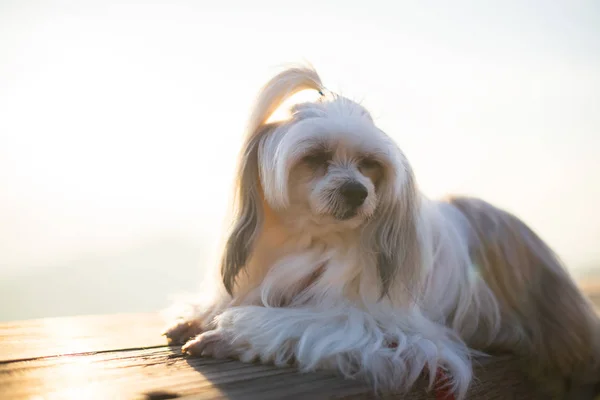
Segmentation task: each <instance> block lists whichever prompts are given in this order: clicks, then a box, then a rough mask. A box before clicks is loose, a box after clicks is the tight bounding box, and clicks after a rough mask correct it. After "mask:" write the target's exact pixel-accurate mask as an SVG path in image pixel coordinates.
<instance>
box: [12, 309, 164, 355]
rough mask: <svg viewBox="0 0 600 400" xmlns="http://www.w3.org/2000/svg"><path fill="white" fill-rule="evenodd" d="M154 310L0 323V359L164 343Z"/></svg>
mask: <svg viewBox="0 0 600 400" xmlns="http://www.w3.org/2000/svg"><path fill="white" fill-rule="evenodd" d="M163 324H164V323H163V321H162V319H161V318H160V317H159V316H158V315H157V314H153V313H151V314H115V315H108V316H82V317H64V318H44V319H39V320H31V321H16V322H8V323H1V324H0V361H8V360H23V359H28V358H36V357H45V356H56V355H67V354H77V353H86V352H97V351H107V350H120V349H128V348H143V347H154V346H165V345H166V344H167V341H166V339H165V338H164V337H162V336H160V332H161V330H162V328H163V327H164V326H163Z"/></svg>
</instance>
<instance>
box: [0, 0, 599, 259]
mask: <svg viewBox="0 0 600 400" xmlns="http://www.w3.org/2000/svg"><path fill="white" fill-rule="evenodd" d="M217 3H218V2H216V1H210V2H209V1H188V2H185V1H166V0H164V1H162V2H161V1H147V2H141V1H140V2H136V1H130V2H123V1H116V0H97V1H79V2H72V1H62V2H61V1H50V0H48V1H39V2H37V1H25V0H14V1H6V0H4V1H2V3H1V4H0V188H1V190H2V192H1V193H0V268H2V269H5V268H6V269H14V268H25V267H27V266H37V267H43V266H44V265H51V264H54V263H56V262H57V261H59V260H61V259H65V258H68V257H71V256H72V255H73V254H76V253H79V252H85V251H102V249H110V248H114V247H118V246H124V245H126V244H127V243H132V242H139V241H144V240H145V238H148V237H151V236H154V235H161V234H167V233H169V232H177V233H178V234H181V235H184V236H186V237H189V238H192V239H193V240H206V241H207V243H212V242H210V241H211V240H213V239H215V238H216V237H217V235H218V233H219V231H220V229H221V224H222V221H223V218H224V215H225V212H226V210H227V207H226V206H227V200H228V198H229V188H230V182H231V179H232V171H233V167H234V158H235V156H236V154H237V150H238V146H239V142H240V137H241V134H242V127H243V124H244V122H245V120H246V117H247V115H248V113H249V107H250V105H251V100H252V99H253V97H254V95H255V93H256V91H257V89H258V88H259V87H260V86H261V85H262V84H263V83H264V82H265V80H266V79H268V78H269V77H270V76H271V75H272V74H273V73H274V72H276V71H278V70H279V69H278V68H279V67H280V66H281V65H283V64H285V63H288V62H294V61H302V60H308V61H310V62H311V63H313V64H314V65H315V66H316V67H317V69H318V70H319V72H320V73H321V75H322V77H323V79H324V82H325V84H326V85H328V86H329V87H330V89H332V90H336V91H341V92H342V93H343V94H345V95H347V96H349V97H352V98H355V99H358V100H360V99H363V100H364V104H366V105H367V107H369V108H370V109H371V111H372V113H373V115H374V116H375V117H377V118H378V122H379V124H380V126H381V127H382V128H383V129H384V130H386V131H387V132H388V133H389V134H390V135H391V136H392V137H394V139H395V140H397V142H398V143H399V144H400V146H401V147H402V148H403V149H404V151H405V153H406V154H407V156H408V158H409V160H410V161H411V162H412V164H413V167H414V168H415V170H416V174H417V177H418V179H419V182H420V185H421V187H422V189H423V190H424V191H425V193H426V194H428V195H430V196H438V195H442V194H444V193H447V192H459V193H467V194H474V195H477V196H483V197H485V198H486V199H487V200H490V201H492V202H495V203H496V204H498V205H500V206H503V207H506V208H508V209H509V210H511V211H513V212H515V213H516V214H517V215H519V216H520V217H522V218H523V219H525V221H526V222H528V223H529V224H530V225H532V226H533V227H534V228H535V229H536V230H537V231H538V232H539V233H540V234H541V235H542V236H543V237H544V238H545V239H546V240H548V241H549V242H550V244H551V245H552V246H553V247H555V248H556V250H557V251H558V253H559V254H560V255H562V256H563V257H564V258H565V259H566V261H567V262H568V263H569V265H570V266H571V267H573V268H580V267H587V266H590V265H593V264H594V263H596V265H600V246H599V245H600V243H599V241H600V212H599V211H598V207H599V206H600V161H599V158H600V157H599V156H600V112H599V110H600V3H598V2H596V1H592V0H590V1H583V0H582V1H572V2H565V1H541V0H540V1H528V2H523V1H520V0H503V1H497V2H494V5H493V6H491V5H490V4H491V3H489V2H481V1H471V2H464V1H453V2H442V1H440V2H412V1H410V2H409V1H405V2H403V1H375V0H372V1H369V2H364V1H351V0H340V1H335V2H334V1H317V0H303V1H296V2H282V1H269V2H267V1H259V0H253V1H245V0H238V1H222V2H220V3H219V4H218V5H217ZM434 3H435V6H433V4H434ZM283 4H286V6H283ZM367 4H368V5H367ZM426 4H429V6H428V5H426Z"/></svg>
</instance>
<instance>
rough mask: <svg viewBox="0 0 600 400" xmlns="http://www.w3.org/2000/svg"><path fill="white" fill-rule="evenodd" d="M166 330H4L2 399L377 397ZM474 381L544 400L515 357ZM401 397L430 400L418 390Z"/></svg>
mask: <svg viewBox="0 0 600 400" xmlns="http://www.w3.org/2000/svg"><path fill="white" fill-rule="evenodd" d="M162 327H163V323H162V321H161V319H160V318H159V317H158V316H157V315H156V314H132V315H128V314H123V315H116V316H90V317H74V318H53V319H45V320H36V321H24V322H18V323H5V324H0V360H1V361H0V399H17V400H19V399H29V400H49V399H73V398H77V399H146V400H160V399H167V398H176V397H177V398H186V399H188V400H192V399H195V400H207V399H220V398H228V399H256V400H262V399H280V398H286V400H289V399H295V398H298V399H307V398H308V399H325V398H344V399H354V398H356V399H358V398H372V397H373V395H372V392H371V391H370V390H369V389H368V388H367V387H366V386H364V385H363V384H361V383H359V382H353V381H344V380H342V379H340V378H337V377H334V376H333V375H331V374H327V373H313V374H299V373H297V372H296V371H295V370H294V369H293V368H274V367H271V366H265V365H257V364H243V363H239V362H235V361H221V360H212V359H199V358H188V357H183V356H182V354H181V350H180V347H175V346H174V347H169V346H166V345H165V344H166V340H165V339H164V338H163V337H161V336H160V331H161V329H162ZM475 374H476V381H475V383H474V384H473V386H472V388H471V390H470V394H469V399H480V400H481V399H486V400H489V399H498V400H501V399H523V400H526V399H527V400H533V399H536V398H543V397H541V396H539V394H538V393H537V392H536V389H534V386H533V385H532V384H531V383H530V382H528V381H527V380H526V379H525V377H524V376H523V374H522V372H521V371H520V370H519V369H518V367H517V364H516V363H515V362H514V360H512V359H510V358H493V359H490V360H489V361H486V362H485V363H483V364H481V365H478V366H477V367H476V370H475ZM388 398H392V397H388ZM397 398H403V399H409V400H425V399H430V398H431V396H430V395H428V394H427V393H426V390H425V387H424V386H423V385H420V386H418V387H417V388H416V389H415V390H414V391H413V392H412V393H411V395H409V396H398V397H397Z"/></svg>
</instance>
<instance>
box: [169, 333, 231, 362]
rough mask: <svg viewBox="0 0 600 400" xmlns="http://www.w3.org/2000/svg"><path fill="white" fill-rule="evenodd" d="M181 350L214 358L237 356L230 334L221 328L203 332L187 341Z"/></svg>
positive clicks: (193, 354) (192, 354)
mask: <svg viewBox="0 0 600 400" xmlns="http://www.w3.org/2000/svg"><path fill="white" fill-rule="evenodd" d="M181 351H182V352H184V353H187V354H189V355H191V356H196V357H199V356H205V357H214V358H237V357H239V355H240V354H239V352H238V351H236V349H235V347H234V346H233V344H232V342H231V340H230V336H229V335H227V334H226V333H225V331H224V330H222V329H216V330H213V331H208V332H204V333H202V334H200V335H198V336H196V337H195V338H194V339H192V340H190V341H188V342H187V343H186V344H185V346H183V347H182V348H181Z"/></svg>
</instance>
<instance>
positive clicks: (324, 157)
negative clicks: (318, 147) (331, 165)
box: [304, 152, 331, 166]
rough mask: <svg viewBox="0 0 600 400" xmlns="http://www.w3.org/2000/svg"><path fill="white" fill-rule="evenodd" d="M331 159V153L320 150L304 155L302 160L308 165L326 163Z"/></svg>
mask: <svg viewBox="0 0 600 400" xmlns="http://www.w3.org/2000/svg"><path fill="white" fill-rule="evenodd" d="M330 160H331V154H330V153H327V152H320V153H314V154H309V155H307V156H306V157H304V161H305V162H306V163H308V164H310V165H314V166H319V165H324V164H327V163H328V162H329V161H330Z"/></svg>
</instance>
